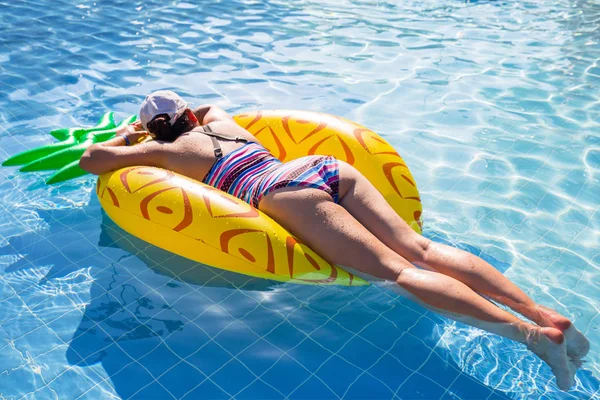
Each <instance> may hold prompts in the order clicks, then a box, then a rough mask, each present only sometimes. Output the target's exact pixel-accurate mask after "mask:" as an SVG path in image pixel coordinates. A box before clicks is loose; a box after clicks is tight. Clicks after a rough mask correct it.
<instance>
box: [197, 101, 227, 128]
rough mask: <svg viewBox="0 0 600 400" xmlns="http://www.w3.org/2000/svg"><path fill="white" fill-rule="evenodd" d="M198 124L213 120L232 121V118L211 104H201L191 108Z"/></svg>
mask: <svg viewBox="0 0 600 400" xmlns="http://www.w3.org/2000/svg"><path fill="white" fill-rule="evenodd" d="M193 112H194V115H195V116H196V118H198V122H199V123H200V125H206V124H210V123H211V122H214V121H233V118H231V117H230V116H229V114H227V112H225V111H224V110H223V109H221V108H220V107H217V106H215V105H212V104H203V105H201V106H199V107H197V108H195V109H194V110H193Z"/></svg>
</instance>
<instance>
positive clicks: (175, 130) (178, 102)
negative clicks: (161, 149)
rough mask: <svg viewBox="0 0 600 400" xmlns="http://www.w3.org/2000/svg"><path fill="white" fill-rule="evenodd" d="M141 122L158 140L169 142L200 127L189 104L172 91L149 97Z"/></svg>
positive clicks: (142, 108)
mask: <svg viewBox="0 0 600 400" xmlns="http://www.w3.org/2000/svg"><path fill="white" fill-rule="evenodd" d="M140 120H141V122H142V126H143V127H144V129H145V130H147V131H148V132H150V133H151V134H153V135H154V137H155V138H156V139H158V140H165V141H168V142H172V141H174V140H175V139H177V138H178V137H179V136H180V135H181V134H182V133H185V132H189V131H191V130H192V129H194V127H196V126H198V120H197V119H196V116H195V115H194V113H193V112H192V110H190V109H189V107H188V105H187V103H186V102H185V101H184V100H183V99H182V98H181V97H179V95H177V93H175V92H172V91H170V90H159V91H157V92H154V93H152V94H150V95H148V96H147V97H146V99H145V100H144V102H143V103H142V105H141V107H140Z"/></svg>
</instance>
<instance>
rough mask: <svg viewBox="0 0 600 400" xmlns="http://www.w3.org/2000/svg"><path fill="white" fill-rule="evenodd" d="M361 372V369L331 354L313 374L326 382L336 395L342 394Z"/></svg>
mask: <svg viewBox="0 0 600 400" xmlns="http://www.w3.org/2000/svg"><path fill="white" fill-rule="evenodd" d="M361 372H362V370H361V369H359V368H356V367H354V366H352V365H350V364H349V363H348V362H347V361H345V360H343V359H342V358H341V357H339V356H333V357H331V358H330V359H329V360H327V361H326V362H325V363H324V364H323V365H322V366H321V367H320V368H319V370H318V371H316V372H315V375H317V376H318V377H319V378H320V379H322V380H323V381H324V382H327V385H328V386H329V387H330V388H331V390H333V391H334V392H335V393H336V394H337V395H338V396H342V395H343V394H344V392H345V391H346V388H347V387H348V385H350V384H351V383H352V382H353V381H354V380H355V379H356V377H358V375H359V374H360V373H361Z"/></svg>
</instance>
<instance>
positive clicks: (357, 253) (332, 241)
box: [259, 187, 576, 390]
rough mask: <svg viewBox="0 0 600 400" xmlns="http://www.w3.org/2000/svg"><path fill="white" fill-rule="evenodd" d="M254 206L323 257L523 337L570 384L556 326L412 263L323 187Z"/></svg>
mask: <svg viewBox="0 0 600 400" xmlns="http://www.w3.org/2000/svg"><path fill="white" fill-rule="evenodd" d="M259 208H260V209H261V210H262V211H263V212H265V213H266V214H267V215H269V216H270V217H272V218H273V219H274V220H276V221H277V222H278V223H279V224H281V225H282V226H283V227H284V228H286V229H287V230H288V231H290V232H291V233H292V234H294V235H295V236H297V237H298V238H299V239H300V240H302V241H303V242H304V243H306V244H307V245H308V246H309V247H310V248H312V249H313V250H315V251H316V252H317V253H319V254H320V255H321V256H323V257H324V258H325V259H327V260H328V261H329V262H331V263H334V264H339V265H342V266H348V267H350V268H352V269H355V270H358V271H361V272H363V273H366V274H368V275H371V276H375V277H377V278H381V279H385V280H389V281H392V282H396V283H397V284H398V285H399V287H400V288H402V289H403V291H406V292H408V293H409V294H410V295H411V297H413V298H414V299H416V300H418V301H419V302H421V303H423V304H424V305H426V306H428V307H429V308H432V309H434V310H435V311H438V312H442V313H443V314H445V315H447V316H449V317H451V318H455V319H459V320H461V321H463V322H465V323H468V324H470V325H474V326H477V327H480V328H482V329H486V330H488V331H490V332H493V333H496V334H499V335H502V336H505V337H507V338H510V339H512V340H516V341H519V342H521V343H525V344H526V345H527V347H528V348H529V349H530V350H531V351H533V352H534V353H535V354H537V355H538V356H539V357H540V358H542V359H543V360H544V361H546V363H548V365H550V367H551V368H552V371H553V372H554V375H555V376H556V379H557V384H558V386H559V387H560V388H561V389H562V390H568V388H570V387H571V386H572V385H573V383H574V374H575V369H576V368H575V366H574V365H573V363H571V362H570V361H569V360H568V358H567V354H566V347H565V341H564V336H563V334H562V333H561V331H560V330H558V329H555V328H540V327H539V326H536V325H532V324H529V323H527V322H524V321H521V320H520V319H518V318H517V317H515V316H514V315H512V314H510V313H508V312H506V311H504V310H502V309H500V308H498V307H497V306H496V305H494V304H493V303H491V302H489V301H488V300H486V299H484V298H483V297H481V296H479V295H478V294H477V293H475V292H474V291H473V290H471V289H470V288H469V287H468V286H467V285H465V284H463V283H462V282H460V281H458V280H456V279H454V278H452V277H450V276H447V275H444V274H440V273H438V272H433V271H426V270H421V269H418V268H415V267H414V266H413V265H412V264H410V263H409V262H408V261H406V260H405V259H404V258H403V257H401V256H400V255H399V254H397V253H396V252H394V251H393V250H391V249H390V248H389V247H387V246H386V245H385V244H383V243H382V242H381V241H380V240H379V239H377V238H376V237H375V236H374V235H373V234H372V233H371V232H369V231H368V230H367V229H366V228H365V227H364V226H363V225H361V224H360V222H358V221H357V220H356V219H355V218H354V217H353V216H352V215H351V214H350V213H349V212H348V211H346V210H345V209H344V208H343V207H341V206H339V205H337V204H335V203H333V202H332V201H331V198H330V197H329V195H327V194H326V193H324V192H322V191H320V190H317V189H307V188H293V187H292V188H285V189H280V190H277V191H274V192H272V193H270V194H268V195H267V196H265V197H264V198H263V199H262V200H261V202H260V204H259Z"/></svg>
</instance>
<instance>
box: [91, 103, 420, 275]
mask: <svg viewBox="0 0 600 400" xmlns="http://www.w3.org/2000/svg"><path fill="white" fill-rule="evenodd" d="M234 118H235V120H236V122H237V123H238V124H239V125H240V126H242V127H244V128H246V129H248V130H249V131H250V132H251V133H253V134H254V135H255V136H256V137H257V138H258V139H259V140H260V141H261V143H263V144H264V145H265V146H266V147H267V148H268V149H269V150H270V151H271V152H272V153H273V154H274V155H275V156H276V157H278V158H279V159H281V160H282V161H288V160H291V159H294V158H298V157H302V156H305V155H309V154H323V155H332V156H334V157H336V158H338V159H340V160H343V161H346V162H348V163H350V164H352V165H354V166H355V167H356V168H357V169H359V170H360V171H361V172H362V173H363V174H364V175H365V176H366V177H367V178H368V179H370V180H371V182H373V184H374V185H375V186H376V187H377V188H378V189H379V190H380V191H381V193H382V194H383V195H384V196H385V198H386V199H387V200H388V202H389V203H390V204H391V205H392V207H393V208H394V209H395V210H396V212H398V214H399V215H401V216H402V217H403V218H404V219H405V220H406V221H407V222H408V223H409V224H410V225H411V226H412V227H413V229H415V230H417V231H420V215H421V204H420V201H419V194H418V191H417V188H416V186H415V184H414V179H413V178H412V175H411V174H410V171H409V170H408V168H407V167H406V165H405V163H404V161H403V160H402V159H401V158H400V156H399V155H398V154H397V153H396V152H395V151H394V149H393V148H392V147H391V146H390V145H389V144H388V143H387V142H385V141H384V140H383V139H381V138H380V137H379V136H378V135H376V134H375V133H373V132H372V131H370V130H368V129H366V128H364V127H362V126H360V125H357V124H355V123H353V122H350V121H347V120H344V119H341V118H338V117H333V116H329V115H325V114H319V113H314V112H304V111H259V112H255V113H249V114H242V115H238V116H236V117H234ZM96 193H97V195H98V198H99V199H100V203H101V204H102V207H103V208H104V210H105V211H106V213H107V214H108V216H109V217H110V218H111V219H112V220H113V221H114V222H115V223H116V224H117V225H119V226H121V227H122V228H123V229H124V230H126V231H127V232H129V233H131V234H133V235H134V236H137V237H139V238H140V239H143V240H145V241H147V242H149V243H152V244H154V245H156V246H158V247H160V248H163V249H165V250H167V251H170V252H172V253H175V254H179V255H181V256H183V257H187V258H189V259H192V260H195V261H197V262H200V263H203V264H206V265H210V266H213V267H217V268H222V269H226V270H229V271H233V272H239V273H242V274H246V275H250V276H254V277H259V278H267V279H273V280H278V281H290V282H295V283H301V284H321V285H323V284H334V285H352V286H357V285H364V284H367V282H366V281H364V280H363V279H361V278H359V277H356V276H353V275H352V274H351V273H349V272H347V271H345V270H344V269H343V268H341V267H339V266H335V265H331V264H330V263H328V262H327V261H325V260H324V259H323V258H322V257H321V256H319V255H318V254H316V253H315V252H314V251H312V250H311V249H310V248H308V247H307V246H306V245H305V244H303V243H302V242H300V241H299V240H298V239H297V238H295V237H294V236H293V235H291V234H290V233H289V232H287V231H286V230H285V229H283V228H282V227H281V226H280V225H279V224H277V223H276V222H275V221H273V220H272V219H271V218H269V217H268V216H267V215H265V214H263V213H262V212H260V211H259V210H257V209H255V208H253V207H252V206H250V205H249V204H248V203H245V202H243V201H242V200H239V199H237V198H235V197H233V196H230V195H229V194H227V193H224V192H222V191H220V190H218V189H215V188H213V187H211V186H208V185H205V184H203V183H201V182H198V181H196V180H193V179H191V178H187V177H185V176H182V175H179V174H177V173H174V172H172V171H166V170H163V169H160V168H154V167H142V166H136V167H128V168H123V169H121V170H118V171H113V172H110V173H107V174H104V175H102V176H100V177H99V179H98V183H97V187H96Z"/></svg>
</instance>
